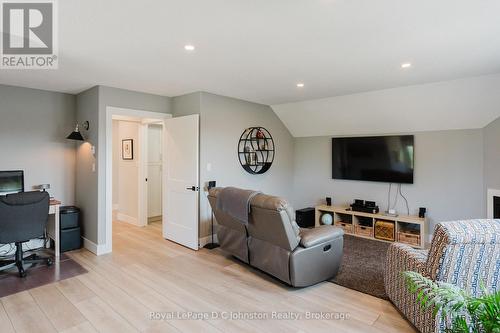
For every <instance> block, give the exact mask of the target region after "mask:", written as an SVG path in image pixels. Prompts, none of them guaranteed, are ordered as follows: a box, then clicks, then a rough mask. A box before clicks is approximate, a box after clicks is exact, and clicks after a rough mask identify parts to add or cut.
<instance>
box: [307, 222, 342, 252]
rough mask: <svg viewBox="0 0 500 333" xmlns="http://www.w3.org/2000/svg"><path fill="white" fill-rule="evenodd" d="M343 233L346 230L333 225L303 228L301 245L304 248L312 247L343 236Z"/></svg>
mask: <svg viewBox="0 0 500 333" xmlns="http://www.w3.org/2000/svg"><path fill="white" fill-rule="evenodd" d="M343 235H344V230H342V229H341V228H337V227H333V226H331V225H321V226H319V227H316V228H312V229H301V232H300V246H302V247H304V248H308V247H312V246H315V245H318V244H321V243H325V242H328V241H331V240H334V239H336V238H339V237H342V236H343Z"/></svg>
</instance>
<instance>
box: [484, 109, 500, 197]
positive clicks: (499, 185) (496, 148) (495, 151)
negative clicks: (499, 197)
mask: <svg viewBox="0 0 500 333" xmlns="http://www.w3.org/2000/svg"><path fill="white" fill-rule="evenodd" d="M484 161H485V163H484V179H485V187H486V188H487V189H488V188H491V189H496V190H500V118H498V119H497V120H495V121H493V122H491V123H490V124H489V125H488V126H486V127H485V128H484ZM485 193H486V192H485Z"/></svg>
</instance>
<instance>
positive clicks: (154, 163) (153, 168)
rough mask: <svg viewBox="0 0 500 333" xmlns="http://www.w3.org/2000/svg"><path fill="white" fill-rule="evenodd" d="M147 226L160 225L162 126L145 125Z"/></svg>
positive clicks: (161, 213)
mask: <svg viewBox="0 0 500 333" xmlns="http://www.w3.org/2000/svg"><path fill="white" fill-rule="evenodd" d="M146 131H147V146H148V147H147V151H148V155H147V166H146V167H147V173H148V175H147V179H148V181H147V187H148V225H154V226H159V227H160V229H159V230H161V229H162V228H161V225H162V216H163V212H162V208H163V207H162V202H163V193H162V192H163V190H162V188H163V184H162V170H163V125H162V124H154V123H153V124H148V125H147V130H146Z"/></svg>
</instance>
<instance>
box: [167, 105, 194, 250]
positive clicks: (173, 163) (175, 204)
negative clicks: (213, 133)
mask: <svg viewBox="0 0 500 333" xmlns="http://www.w3.org/2000/svg"><path fill="white" fill-rule="evenodd" d="M164 129H165V131H164V134H163V135H164V138H165V141H164V143H165V145H164V147H165V150H164V151H165V154H164V156H165V164H164V165H165V168H164V169H163V170H164V193H165V196H164V197H163V237H164V238H166V239H169V240H171V241H174V242H176V243H179V244H181V245H184V246H187V247H189V248H191V249H194V250H198V218H199V214H198V207H199V206H198V200H199V198H198V191H199V179H198V171H199V161H198V156H199V143H198V142H199V115H197V114H196V115H191V116H184V117H177V118H170V119H166V120H165V127H164Z"/></svg>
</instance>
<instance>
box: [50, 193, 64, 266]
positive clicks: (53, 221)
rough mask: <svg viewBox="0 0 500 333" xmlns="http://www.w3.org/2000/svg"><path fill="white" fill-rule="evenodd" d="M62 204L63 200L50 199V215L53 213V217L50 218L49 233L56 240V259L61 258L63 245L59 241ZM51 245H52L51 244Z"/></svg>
mask: <svg viewBox="0 0 500 333" xmlns="http://www.w3.org/2000/svg"><path fill="white" fill-rule="evenodd" d="M60 206H61V202H60V201H57V200H50V206H49V217H51V216H52V215H53V218H49V222H48V224H47V234H48V235H49V237H50V238H51V239H53V240H54V248H55V250H54V253H55V256H56V260H58V259H59V256H60V250H61V246H60V243H59V238H60V236H61V233H60V221H59V207H60ZM49 246H50V245H49Z"/></svg>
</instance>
